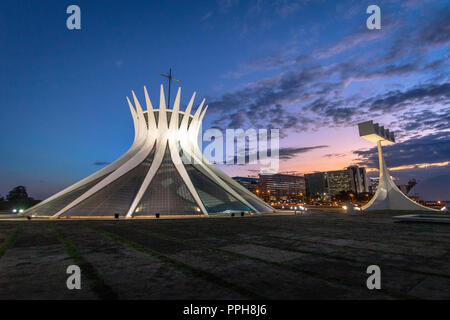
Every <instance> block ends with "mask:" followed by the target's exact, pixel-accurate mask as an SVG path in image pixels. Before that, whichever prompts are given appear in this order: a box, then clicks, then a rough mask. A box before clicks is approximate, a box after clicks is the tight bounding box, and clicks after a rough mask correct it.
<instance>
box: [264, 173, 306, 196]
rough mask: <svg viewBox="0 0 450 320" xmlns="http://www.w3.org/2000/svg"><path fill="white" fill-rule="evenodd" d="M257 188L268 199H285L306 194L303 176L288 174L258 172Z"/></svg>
mask: <svg viewBox="0 0 450 320" xmlns="http://www.w3.org/2000/svg"><path fill="white" fill-rule="evenodd" d="M259 186H260V187H259V188H260V189H261V192H266V193H267V197H268V199H270V200H287V199H289V198H292V197H298V196H303V195H306V186H305V178H304V177H303V176H296V175H289V174H279V173H277V174H260V175H259Z"/></svg>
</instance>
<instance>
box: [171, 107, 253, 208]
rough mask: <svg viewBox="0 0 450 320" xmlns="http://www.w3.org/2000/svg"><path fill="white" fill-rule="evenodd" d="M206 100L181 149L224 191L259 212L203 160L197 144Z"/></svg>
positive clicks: (193, 120) (196, 113)
mask: <svg viewBox="0 0 450 320" xmlns="http://www.w3.org/2000/svg"><path fill="white" fill-rule="evenodd" d="M203 103H204V100H203V101H202V103H201V104H200V106H199V107H198V108H197V111H196V112H195V114H194V118H193V119H192V121H191V125H190V126H189V129H188V135H187V136H188V139H182V140H181V139H180V144H181V148H182V150H183V152H184V153H187V154H188V156H189V158H190V159H191V161H193V162H192V163H194V164H197V165H200V166H201V167H202V168H203V170H205V171H206V173H208V175H209V176H210V178H212V179H213V181H215V182H216V183H217V184H218V185H219V186H221V187H222V188H223V189H225V190H226V191H227V192H228V193H230V194H231V195H232V196H233V197H235V198H236V199H237V200H238V201H240V202H242V203H243V204H245V205H246V206H247V207H249V208H250V209H252V210H254V211H256V212H258V210H256V208H255V207H253V206H252V205H251V204H250V203H249V202H248V201H247V200H245V199H244V198H243V197H241V196H240V195H239V194H238V193H237V192H236V191H234V190H233V189H232V188H231V187H230V186H229V185H227V184H226V183H225V182H224V181H222V180H221V179H220V178H219V177H218V176H217V175H216V174H215V173H214V172H213V171H211V170H210V169H209V168H208V167H207V166H205V164H204V162H203V160H205V159H204V157H203V155H202V153H201V151H200V149H199V147H198V144H197V140H196V139H197V136H198V133H199V132H198V130H199V129H200V124H201V120H202V119H203V116H204V115H205V110H206V108H205V110H204V111H203V112H201V111H202V106H203Z"/></svg>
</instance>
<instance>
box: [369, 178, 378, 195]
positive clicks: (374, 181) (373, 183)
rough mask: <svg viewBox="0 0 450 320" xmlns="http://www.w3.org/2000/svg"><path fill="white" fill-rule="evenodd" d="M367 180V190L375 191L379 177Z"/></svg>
mask: <svg viewBox="0 0 450 320" xmlns="http://www.w3.org/2000/svg"><path fill="white" fill-rule="evenodd" d="M369 180H370V184H369V192H370V193H375V192H376V191H377V188H378V183H379V182H380V178H379V177H376V178H369Z"/></svg>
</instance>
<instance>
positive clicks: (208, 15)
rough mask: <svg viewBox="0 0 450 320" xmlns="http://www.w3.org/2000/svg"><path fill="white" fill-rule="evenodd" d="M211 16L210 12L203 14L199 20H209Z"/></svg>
mask: <svg viewBox="0 0 450 320" xmlns="http://www.w3.org/2000/svg"><path fill="white" fill-rule="evenodd" d="M212 14H213V13H212V11H208V12H207V13H205V14H204V15H203V17H202V18H201V20H202V21H205V20H208V19H209V18H211V16H212Z"/></svg>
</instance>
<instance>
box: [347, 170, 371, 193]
mask: <svg viewBox="0 0 450 320" xmlns="http://www.w3.org/2000/svg"><path fill="white" fill-rule="evenodd" d="M347 170H349V171H350V174H351V177H350V178H351V179H352V186H354V187H353V190H354V191H355V192H356V193H364V192H369V185H368V183H367V175H366V168H363V167H358V166H350V167H348V168H347Z"/></svg>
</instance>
